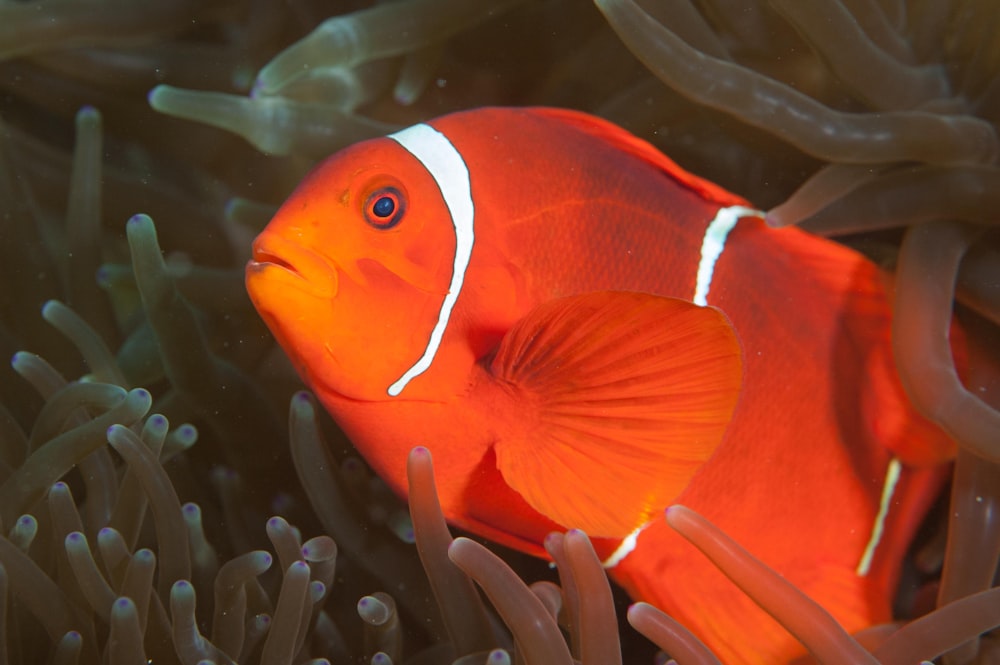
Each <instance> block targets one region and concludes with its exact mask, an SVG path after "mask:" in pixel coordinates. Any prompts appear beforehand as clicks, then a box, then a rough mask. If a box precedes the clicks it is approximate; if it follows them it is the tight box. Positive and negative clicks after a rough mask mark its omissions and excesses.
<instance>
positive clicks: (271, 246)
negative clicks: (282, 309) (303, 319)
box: [246, 234, 338, 298]
mask: <svg viewBox="0 0 1000 665" xmlns="http://www.w3.org/2000/svg"><path fill="white" fill-rule="evenodd" d="M246 272H247V277H248V278H250V277H251V276H257V275H259V276H260V277H263V278H266V279H272V278H276V279H280V280H281V281H282V282H285V283H287V285H288V286H290V287H292V288H298V289H304V290H306V291H308V292H310V293H311V294H312V295H315V296H316V297H318V298H332V297H334V296H336V295H337V281H338V280H337V267H336V265H334V263H333V262H332V261H330V260H329V259H328V258H326V257H324V256H322V255H321V254H319V253H318V252H315V251H313V250H311V249H309V248H308V247H304V246H303V245H301V244H299V243H296V242H290V241H288V240H286V239H284V238H282V237H280V236H270V235H268V234H262V235H260V236H258V237H257V239H256V240H255V241H254V243H253V258H252V259H251V260H250V261H249V262H248V263H247V267H246ZM279 276H280V277H279Z"/></svg>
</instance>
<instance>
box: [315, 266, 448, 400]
mask: <svg viewBox="0 0 1000 665" xmlns="http://www.w3.org/2000/svg"><path fill="white" fill-rule="evenodd" d="M357 268H358V271H359V273H360V274H361V275H362V277H363V282H362V283H358V282H356V281H354V280H350V279H345V280H343V281H342V282H341V284H340V288H339V290H338V293H337V297H336V299H335V302H334V303H333V306H334V311H333V316H332V324H333V325H332V326H331V327H330V329H329V330H328V331H327V332H326V333H325V338H326V343H325V344H326V354H327V355H328V356H329V357H330V358H331V366H333V365H335V366H336V367H337V368H338V369H337V372H338V375H336V376H328V377H325V378H324V380H325V382H326V383H328V384H329V386H330V388H331V389H333V390H334V391H336V392H338V393H341V394H343V395H346V396H348V397H352V398H355V399H367V400H382V399H387V398H388V392H387V391H388V389H389V386H391V385H392V384H393V383H394V382H395V381H396V380H398V379H399V377H400V376H402V374H403V373H404V372H405V371H406V370H407V369H408V368H409V367H410V366H411V365H413V363H414V362H415V361H416V360H417V359H418V358H419V357H420V355H421V354H422V353H423V350H424V346H425V345H426V343H427V339H428V338H429V336H430V332H431V329H432V328H433V325H434V322H435V320H436V312H437V307H439V306H440V299H439V297H437V296H435V295H432V294H427V293H425V292H423V291H421V290H419V289H416V288H414V287H413V286H412V285H410V284H408V283H407V282H406V281H404V280H403V279H401V278H399V277H398V276H397V275H395V274H393V273H392V272H390V271H389V270H387V269H386V268H385V267H384V266H381V265H380V264H379V263H377V262H375V261H372V260H364V261H359V262H358V264H357Z"/></svg>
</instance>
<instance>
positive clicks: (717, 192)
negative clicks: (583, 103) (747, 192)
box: [525, 106, 752, 207]
mask: <svg viewBox="0 0 1000 665" xmlns="http://www.w3.org/2000/svg"><path fill="white" fill-rule="evenodd" d="M525 110H526V111H527V112H528V113H531V114H533V115H537V116H542V117H545V118H550V119H553V120H558V121H559V122H562V123H563V124H566V125H570V126H572V127H575V128H576V129H578V130H580V131H581V132H584V133H586V134H589V135H591V136H595V137H597V138H599V139H601V140H602V141H604V142H606V143H610V144H611V145H613V146H615V147H616V148H618V149H619V150H621V151H623V152H626V153H628V154H630V155H632V156H634V157H637V158H639V159H641V160H643V161H645V162H648V163H649V164H651V165H653V166H655V167H656V168H658V169H660V170H661V171H663V172H664V173H666V174H667V175H669V176H670V177H671V178H673V179H674V180H676V181H677V182H679V183H680V184H682V185H684V186H685V187H687V188H688V189H691V190H694V191H695V192H696V193H697V194H698V195H699V196H701V197H702V198H704V199H707V200H709V201H715V202H716V203H718V204H719V205H721V206H731V205H742V206H748V207H752V206H750V204H749V203H747V201H746V199H744V198H742V197H740V196H737V195H736V194H733V193H732V192H729V191H726V190H725V189H723V188H722V187H719V186H718V185H716V184H714V183H712V182H709V181H708V180H704V179H702V178H699V177H698V176H696V175H694V174H692V173H688V172H687V171H685V170H684V169H683V168H681V167H680V166H678V165H677V163H676V162H674V160H672V159H670V158H669V157H667V156H666V155H664V154H663V153H662V152H660V151H659V150H658V149H657V148H656V147H655V146H653V145H652V144H651V143H649V142H648V141H645V140H643V139H641V138H639V137H637V136H635V135H634V134H632V133H631V132H628V131H625V130H624V129H622V128H621V127H619V126H618V125H615V124H614V123H611V122H608V121H607V120H604V119H602V118H598V117H596V116H592V115H590V114H588V113H581V112H580V111H573V110H570V109H560V108H553V107H548V106H536V107H530V108H527V109H525Z"/></svg>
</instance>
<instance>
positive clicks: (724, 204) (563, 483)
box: [247, 108, 954, 663]
mask: <svg viewBox="0 0 1000 665" xmlns="http://www.w3.org/2000/svg"><path fill="white" fill-rule="evenodd" d="M760 217H761V213H759V212H758V211H756V210H754V209H753V208H752V207H751V206H750V205H749V204H748V203H747V202H746V201H744V200H743V199H741V198H740V197H738V196H735V195H733V194H730V193H729V192H726V191H725V190H723V189H721V188H719V187H717V186H715V185H713V184H711V183H709V182H706V181H704V180H702V179H700V178H697V177H695V176H693V175H691V174H688V173H686V172H684V171H683V170H682V169H680V168H679V167H678V166H677V165H676V164H674V163H673V162H672V161H670V160H669V159H667V158H666V157H664V156H663V155H662V154H661V153H660V152H659V151H657V150H656V149H655V148H654V147H652V146H651V145H649V144H647V143H646V142H644V141H642V140H640V139H638V138H636V137H634V136H632V135H630V134H628V133H627V132H625V131H624V130H622V129H620V128H618V127H616V126H614V125H612V124H610V123H608V122H606V121H603V120H601V119H599V118H595V117H592V116H589V115H585V114H582V113H578V112H573V111H565V110H557V109H548V108H529V109H499V108H489V109H478V110H474V111H468V112H462V113H455V114H452V115H448V116H445V117H442V118H438V119H436V120H433V121H430V122H429V123H426V124H418V125H415V126H413V127H410V128H408V129H404V130H402V131H400V132H397V133H395V134H392V135H390V136H388V137H385V138H380V139H375V140H371V141H366V142H363V143H359V144H357V145H354V146H352V147H350V148H347V149H346V150H343V151H341V152H339V153H337V154H336V155H334V156H332V157H330V158H329V159H327V160H326V161H325V162H323V163H322V164H321V165H320V166H319V167H317V168H316V169H315V170H314V171H313V172H312V173H311V174H310V175H309V176H308V177H307V178H306V179H305V180H304V181H303V182H302V183H301V184H300V185H299V187H298V189H297V190H296V191H295V192H294V193H293V194H292V196H291V197H290V198H289V199H288V201H287V202H286V203H285V204H284V205H283V206H282V208H281V209H280V210H279V211H278V213H277V215H276V216H275V218H274V220H273V221H272V222H271V223H270V225H269V226H268V227H267V229H265V231H264V232H263V233H261V234H260V236H259V237H258V238H257V240H256V241H255V243H254V247H253V260H252V261H251V262H250V263H249V265H248V266H247V288H248V290H249V292H250V296H251V298H252V299H253V302H254V304H255V306H256V307H257V309H258V311H259V312H260V314H261V316H262V317H263V318H264V320H265V321H266V322H267V324H268V326H269V327H270V329H271V330H272V332H273V333H274V335H275V337H277V339H278V341H279V342H280V343H281V345H282V346H283V347H284V349H285V350H286V352H287V353H288V355H289V356H290V357H291V359H292V362H293V363H294V364H295V366H296V368H297V370H298V371H299V373H300V374H301V376H302V378H303V380H304V381H305V382H306V383H307V384H308V385H309V386H311V387H312V389H313V390H314V391H315V392H316V394H317V395H318V396H319V399H320V400H321V401H322V402H323V404H324V405H325V407H326V408H327V410H329V412H330V413H331V414H332V415H333V417H334V419H335V420H336V421H337V423H338V424H339V425H340V426H341V427H342V428H343V430H344V432H345V433H346V434H347V435H348V436H349V437H350V439H351V440H352V441H353V442H354V444H355V445H356V446H357V448H358V449H359V450H360V451H361V453H362V454H363V455H364V456H365V458H366V459H367V460H368V461H369V462H370V463H371V465H372V467H374V469H375V470H376V471H377V472H378V474H379V475H380V476H381V477H382V478H384V479H385V480H386V481H387V482H388V483H389V484H390V485H391V486H392V487H393V488H394V489H395V490H396V491H397V492H399V493H400V494H401V495H404V496H405V493H406V457H407V452H408V451H409V450H410V448H412V447H413V446H416V445H421V446H426V447H427V448H429V449H431V450H432V451H433V453H434V459H435V464H436V469H437V476H438V489H439V491H440V494H441V504H442V507H443V509H444V512H445V515H446V516H447V517H448V518H449V519H450V520H451V522H452V523H454V524H455V525H457V526H459V527H462V528H464V529H467V530H469V531H471V532H473V533H476V534H479V535H481V536H484V537H486V538H490V539H492V540H495V541H497V542H500V543H503V544H505V545H508V546H512V547H516V548H518V549H520V550H523V551H526V552H530V553H533V554H538V555H543V550H542V548H541V543H542V541H543V538H544V536H545V534H546V533H548V532H549V531H552V530H557V529H558V530H565V529H567V528H581V529H583V530H585V531H586V532H587V533H588V534H589V535H590V536H591V537H592V538H594V539H595V542H596V545H597V547H598V551H599V552H600V553H602V555H603V556H606V557H607V559H606V565H607V566H608V568H609V572H610V574H611V575H612V577H613V578H614V579H615V580H616V581H617V582H618V583H620V584H621V585H622V586H624V588H625V589H626V590H627V591H628V592H629V594H630V595H632V596H633V597H634V598H636V599H642V600H646V601H648V602H651V603H653V604H654V605H657V606H659V607H660V608H662V609H664V610H665V611H667V612H669V613H670V614H672V615H673V616H674V617H675V618H677V619H678V620H680V621H681V622H682V623H684V624H685V625H687V626H688V627H689V628H690V629H691V630H693V631H694V632H695V633H696V634H697V635H698V636H699V637H701V638H702V640H703V641H705V642H706V643H707V644H708V645H709V646H710V647H711V648H712V649H713V650H715V652H716V653H717V654H718V655H719V656H720V657H721V658H722V659H723V660H724V661H725V662H729V663H738V662H768V663H774V662H781V661H785V660H788V659H789V658H791V657H793V656H795V655H797V654H798V653H800V650H801V647H800V646H798V645H797V643H796V642H795V641H794V640H793V639H792V638H791V636H790V635H789V634H788V633H787V632H785V631H784V630H783V629H782V628H781V627H780V626H779V625H778V624H777V623H776V622H775V621H774V620H773V619H771V618H770V617H769V616H768V615H766V614H765V613H764V612H763V611H761V610H759V609H758V608H757V607H756V606H755V605H754V604H753V603H752V602H751V601H750V600H749V599H748V598H747V597H746V596H745V595H744V594H743V593H742V592H741V591H740V590H739V589H738V588H737V587H735V586H734V585H733V584H732V583H731V582H729V581H728V580H727V579H726V578H725V577H724V576H722V574H721V573H719V572H718V571H717V570H715V569H714V568H713V567H712V565H711V564H710V563H709V562H708V561H707V560H706V559H705V558H704V557H703V556H702V555H701V554H700V553H699V552H698V551H697V550H695V549H694V548H693V547H692V546H691V545H689V544H688V543H686V542H685V541H683V540H682V539H681V538H680V537H679V536H677V535H676V534H675V533H674V532H673V531H672V530H671V529H670V528H669V527H668V526H667V525H666V524H665V522H664V520H663V518H662V511H663V509H664V508H665V507H666V506H668V505H670V504H672V503H682V504H685V505H687V506H689V507H691V508H693V509H695V510H697V511H699V512H700V513H702V514H703V515H704V516H706V517H707V518H708V519H710V520H711V521H713V522H714V523H716V524H717V525H718V526H720V527H721V528H722V529H724V530H725V531H726V532H728V533H729V535H731V536H733V537H734V538H735V539H736V540H737V541H739V542H740V543H741V544H743V545H744V546H745V547H747V548H748V549H749V550H750V551H751V552H752V553H753V554H755V555H756V556H757V557H759V558H760V559H762V560H763V561H764V562H765V563H767V564H768V565H770V566H771V567H772V568H774V569H775V570H777V571H779V572H780V573H782V574H783V575H784V576H785V577H786V578H788V579H789V580H790V581H792V582H793V583H795V584H796V585H798V586H799V587H800V588H801V589H802V590H803V591H805V592H806V593H807V594H809V595H810V596H812V597H813V598H814V599H815V600H816V601H817V602H819V603H820V604H821V605H823V606H824V607H825V608H826V609H827V610H828V611H830V612H831V613H832V614H833V615H834V616H835V617H836V618H837V619H838V620H839V621H840V622H841V623H842V624H843V625H844V626H845V627H846V628H847V629H848V630H849V631H852V632H853V631H857V630H859V629H861V628H864V627H867V626H870V625H872V624H875V623H879V622H884V621H887V620H889V619H890V618H891V615H890V601H891V598H892V594H893V590H894V587H895V585H896V583H897V580H898V575H899V565H900V561H901V560H902V558H903V556H904V553H905V549H906V547H907V545H908V543H909V540H910V537H911V535H912V533H913V531H914V529H915V527H916V525H917V524H918V522H919V520H920V519H921V518H922V515H923V514H924V512H925V510H926V508H927V506H928V504H929V502H930V501H931V500H932V499H933V497H934V494H935V492H936V490H937V488H938V487H939V486H940V479H941V471H942V467H941V466H940V465H941V463H942V462H944V461H947V460H948V459H950V458H951V456H952V455H953V452H954V451H953V446H952V444H951V443H950V441H949V440H948V439H947V438H946V437H945V436H944V435H943V434H942V433H941V432H940V431H939V430H937V429H936V428H934V427H933V426H932V425H930V424H929V423H928V422H926V421H924V420H922V419H921V418H919V417H918V416H917V415H916V414H915V413H914V412H913V410H912V408H911V407H910V406H909V403H908V401H907V399H906V397H905V395H904V393H903V390H902V387H901V385H900V383H899V380H898V379H897V377H896V373H895V370H894V367H893V361H892V355H891V349H890V342H889V325H890V321H889V318H890V314H889V304H888V303H887V300H886V293H885V290H884V288H885V287H884V278H883V276H882V275H881V274H880V272H879V270H878V269H877V268H876V267H875V266H874V265H873V264H872V263H870V262H869V261H868V260H866V259H865V258H863V257H861V256H860V255H858V254H856V253H855V252H853V251H851V250H849V249H846V248H844V247H842V246H840V245H837V244H834V243H832V242H828V241H826V240H823V239H819V238H816V237H813V236H810V235H808V234H806V233H803V232H800V231H798V230H795V229H782V230H774V229H770V228H767V227H766V225H765V224H764V223H763V221H762V220H761V219H760Z"/></svg>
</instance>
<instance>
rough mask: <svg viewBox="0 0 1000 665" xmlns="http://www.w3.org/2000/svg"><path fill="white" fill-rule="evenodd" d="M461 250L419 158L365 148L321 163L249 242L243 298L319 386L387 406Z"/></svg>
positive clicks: (377, 143)
mask: <svg viewBox="0 0 1000 665" xmlns="http://www.w3.org/2000/svg"><path fill="white" fill-rule="evenodd" d="M456 242H457V240H456V234H455V232H454V229H453V225H452V222H451V217H450V214H449V210H448V208H447V206H446V204H445V201H444V200H443V198H442V194H441V191H440V189H439V188H438V186H437V185H436V183H435V180H434V178H433V177H432V176H431V175H430V174H429V173H428V172H427V170H426V169H425V168H423V166H422V165H421V164H420V162H419V161H418V160H416V159H415V158H414V157H413V156H412V155H411V154H410V153H408V152H407V151H406V150H405V149H404V148H402V147H401V146H400V145H399V143H397V142H396V141H393V140H390V139H388V138H381V139H375V140H371V141H366V142H363V143H359V144H356V145H354V146H351V147H350V148H347V149H345V150H343V151H341V152H339V153H337V154H335V155H333V156H332V157H330V158H328V159H327V160H326V161H324V162H323V163H321V164H320V165H319V166H318V167H317V168H316V169H315V170H314V171H313V172H312V173H311V174H310V175H309V176H307V177H306V178H305V180H304V181H303V182H302V183H301V184H300V185H299V187H298V188H297V189H296V190H295V191H294V192H293V194H292V195H291V196H290V197H289V199H288V200H287V201H286V202H285V203H284V204H283V205H282V206H281V208H280V209H279V210H278V212H277V214H276V215H275V217H274V219H273V220H272V221H271V222H270V223H269V225H268V226H267V227H266V228H265V229H264V231H263V232H262V233H261V234H260V235H259V236H258V237H257V238H256V240H255V241H254V243H253V258H252V260H251V261H250V262H249V263H248V264H247V268H246V285H247V290H248V292H249V294H250V298H251V300H252V301H253V303H254V306H255V307H256V308H257V310H258V312H259V313H260V315H261V316H262V318H263V319H264V321H265V322H266V323H267V325H268V327H269V328H270V329H271V331H272V333H273V334H274V335H275V337H276V338H277V340H278V342H279V343H280V344H281V346H282V347H283V348H284V350H285V351H286V353H287V354H288V356H289V357H290V358H291V360H292V362H293V364H294V365H295V366H296V369H297V370H298V371H299V374H300V375H301V376H302V378H303V380H305V381H306V383H308V384H309V385H310V386H311V387H312V388H313V389H314V390H316V391H317V392H321V393H322V392H329V391H332V392H334V393H336V394H339V395H342V396H344V397H347V398H350V399H356V400H383V399H389V398H390V397H391V395H390V394H389V392H388V391H389V388H390V386H392V385H394V383H396V382H398V381H399V380H400V378H401V377H402V376H403V374H404V373H405V372H406V371H407V370H408V369H409V368H411V367H412V366H413V365H414V363H415V362H416V361H417V360H418V359H419V358H420V357H421V356H422V354H423V353H424V351H425V349H426V347H427V345H428V340H429V339H430V338H431V335H432V332H433V331H434V328H435V326H436V325H437V322H438V319H439V318H440V311H441V308H442V302H443V299H444V298H445V296H446V295H447V294H448V292H449V285H450V282H451V276H452V272H453V263H454V257H455V253H456ZM418 383H419V382H418ZM407 393H408V394H407V397H419V396H420V395H419V386H410V387H409V389H408V391H407Z"/></svg>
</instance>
